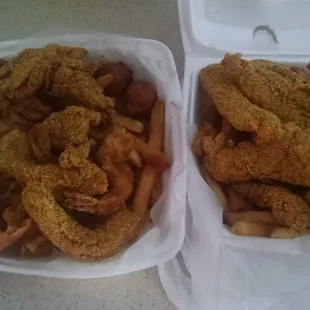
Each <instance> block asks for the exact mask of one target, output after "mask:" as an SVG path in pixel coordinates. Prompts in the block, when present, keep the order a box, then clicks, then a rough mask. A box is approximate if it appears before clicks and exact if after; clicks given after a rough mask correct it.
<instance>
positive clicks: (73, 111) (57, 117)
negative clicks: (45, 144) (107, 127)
mask: <svg viewBox="0 0 310 310" xmlns="http://www.w3.org/2000/svg"><path fill="white" fill-rule="evenodd" d="M77 120H79V121H78V122H77ZM100 121H101V116H100V113H98V112H95V111H92V110H88V109H86V108H84V107H77V106H71V107H68V108H66V109H65V110H63V111H61V112H56V113H52V114H51V116H49V117H48V118H47V119H46V120H45V121H44V122H43V125H44V126H45V127H46V128H47V130H48V132H49V135H50V139H51V143H52V146H54V147H56V148H59V149H65V148H66V147H67V146H72V145H79V144H82V143H85V142H86V141H88V136H87V134H88V131H89V128H90V126H97V125H99V123H100Z"/></svg>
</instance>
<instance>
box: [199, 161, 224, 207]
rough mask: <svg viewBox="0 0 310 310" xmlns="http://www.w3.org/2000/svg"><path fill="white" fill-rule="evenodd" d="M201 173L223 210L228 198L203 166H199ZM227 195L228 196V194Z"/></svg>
mask: <svg viewBox="0 0 310 310" xmlns="http://www.w3.org/2000/svg"><path fill="white" fill-rule="evenodd" d="M201 174H202V177H203V178H204V180H205V182H206V183H207V184H208V185H209V186H210V188H211V189H212V190H213V192H214V194H215V196H216V198H217V199H218V201H219V202H220V204H221V205H222V206H223V208H224V210H228V208H229V206H228V200H227V197H226V195H225V194H224V192H223V189H222V188H221V185H220V184H219V183H218V182H217V181H216V180H214V178H213V177H212V176H211V175H210V173H209V172H208V170H207V169H205V168H204V167H201ZM228 197H229V196H228Z"/></svg>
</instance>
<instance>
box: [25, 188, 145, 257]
mask: <svg viewBox="0 0 310 310" xmlns="http://www.w3.org/2000/svg"><path fill="white" fill-rule="evenodd" d="M22 198H23V202H24V206H25V208H26V210H27V212H28V213H29V214H30V216H31V217H32V218H33V219H35V220H36V221H37V224H38V226H39V228H40V230H41V231H42V232H43V233H44V234H45V236H46V237H47V238H48V239H49V240H50V241H51V242H52V243H53V244H54V245H55V246H57V247H58V248H59V249H60V250H61V251H62V252H64V253H66V254H70V255H72V256H74V257H76V258H79V259H82V260H88V261H95V260H101V259H104V258H107V257H110V256H112V255H114V254H116V253H117V252H118V251H119V249H120V247H122V246H124V245H125V244H126V243H127V242H128V241H129V240H130V239H131V238H132V237H133V235H134V232H135V230H136V228H137V226H138V224H139V222H140V217H139V216H138V215H137V214H135V213H132V212H130V211H128V210H127V209H123V210H120V211H118V212H117V213H114V214H112V215H110V216H109V217H108V218H107V219H106V222H105V223H104V224H103V225H102V226H99V227H97V228H96V229H94V230H91V229H89V228H85V227H83V226H81V225H80V224H79V223H78V222H76V221H75V220H73V219H72V218H71V217H70V216H69V215H68V214H67V213H66V212H65V210H64V209H63V208H62V207H61V206H60V205H59V204H58V203H57V202H56V201H55V198H54V197H53V195H52V193H51V191H50V190H49V189H48V188H46V187H44V184H43V183H38V182H33V183H29V184H28V185H27V186H26V188H25V189H24V191H23V194H22Z"/></svg>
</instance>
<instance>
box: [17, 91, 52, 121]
mask: <svg viewBox="0 0 310 310" xmlns="http://www.w3.org/2000/svg"><path fill="white" fill-rule="evenodd" d="M11 109H12V110H13V111H14V112H15V113H16V114H18V115H19V116H21V117H23V118H24V119H25V120H27V121H30V122H42V121H44V120H45V119H46V118H47V117H48V116H49V115H50V114H51V108H50V107H48V106H45V105H43V104H42V102H41V101H40V100H39V99H37V98H35V97H34V98H28V99H24V100H22V101H18V102H16V103H14V104H12V105H11Z"/></svg>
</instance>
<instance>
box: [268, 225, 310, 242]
mask: <svg viewBox="0 0 310 310" xmlns="http://www.w3.org/2000/svg"><path fill="white" fill-rule="evenodd" d="M308 234H310V230H306V231H304V232H302V233H298V232H296V231H292V230H290V229H289V228H288V227H276V228H274V230H273V231H272V232H271V236H270V237H271V238H275V239H294V238H297V237H299V236H303V235H308Z"/></svg>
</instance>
